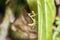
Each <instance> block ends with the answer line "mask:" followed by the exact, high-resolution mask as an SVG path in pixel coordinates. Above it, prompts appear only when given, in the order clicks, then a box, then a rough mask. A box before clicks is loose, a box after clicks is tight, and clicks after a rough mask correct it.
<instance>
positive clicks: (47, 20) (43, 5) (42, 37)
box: [37, 0, 55, 40]
mask: <svg viewBox="0 0 60 40" xmlns="http://www.w3.org/2000/svg"><path fill="white" fill-rule="evenodd" d="M37 8H38V35H39V36H38V40H52V24H53V21H54V19H55V5H54V0H37Z"/></svg>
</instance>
